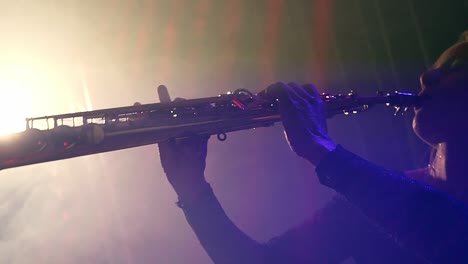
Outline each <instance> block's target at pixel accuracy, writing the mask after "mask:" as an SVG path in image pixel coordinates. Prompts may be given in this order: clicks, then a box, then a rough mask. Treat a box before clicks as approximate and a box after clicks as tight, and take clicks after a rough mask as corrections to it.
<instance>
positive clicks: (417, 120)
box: [413, 112, 443, 146]
mask: <svg viewBox="0 0 468 264" xmlns="http://www.w3.org/2000/svg"><path fill="white" fill-rule="evenodd" d="M439 128H440V127H439V126H438V125H437V124H435V123H434V122H432V120H428V118H426V117H425V115H424V114H423V113H422V112H417V113H416V114H415V115H414V118H413V131H414V133H415V134H416V135H417V136H418V137H419V138H420V139H421V140H422V141H424V142H425V143H426V144H428V145H431V146H435V145H437V144H438V143H441V142H443V137H442V136H441V134H440V133H437V132H438V129H439Z"/></svg>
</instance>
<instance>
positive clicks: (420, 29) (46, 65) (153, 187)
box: [0, 0, 468, 264]
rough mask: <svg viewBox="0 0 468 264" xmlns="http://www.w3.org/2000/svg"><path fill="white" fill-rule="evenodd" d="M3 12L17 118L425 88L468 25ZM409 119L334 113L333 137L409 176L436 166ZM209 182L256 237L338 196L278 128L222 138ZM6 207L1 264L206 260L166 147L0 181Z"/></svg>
mask: <svg viewBox="0 0 468 264" xmlns="http://www.w3.org/2000/svg"><path fill="white" fill-rule="evenodd" d="M0 10H1V11H0V13H1V19H0V21H1V23H0V63H1V65H0V77H1V78H3V79H8V80H11V79H12V78H16V79H14V80H15V81H14V82H11V81H9V82H6V81H4V82H0V84H1V85H0V93H1V94H2V95H1V96H0V97H1V99H0V100H1V101H0V103H1V104H0V109H1V110H2V114H3V115H4V117H5V118H6V117H7V116H12V115H15V113H16V114H17V113H24V114H25V115H28V116H42V115H48V114H59V113H66V112H71V111H79V110H86V109H87V110H90V109H100V108H107V107H118V106H124V105H131V104H132V103H133V102H135V101H140V102H142V103H151V102H156V101H157V98H156V92H155V89H156V87H157V85H159V84H166V85H167V86H168V87H169V89H170V92H171V93H172V95H173V96H174V97H176V96H179V97H185V98H195V97H207V96H214V95H217V94H220V93H225V92H227V91H229V90H231V91H232V90H235V89H237V88H248V89H250V90H251V91H253V92H258V91H260V90H262V89H264V88H265V87H266V86H268V85H269V84H271V83H273V82H276V81H285V82H289V81H296V82H299V83H308V82H310V83H314V84H315V85H316V86H317V87H318V89H319V90H320V91H321V92H329V93H332V94H334V93H346V92H348V91H350V90H353V91H355V92H357V93H359V94H360V95H373V94H375V93H376V92H377V91H394V90H399V91H407V92H415V93H416V92H418V90H419V84H418V81H419V80H418V77H419V74H420V73H421V72H422V71H424V70H425V69H426V68H427V67H429V66H430V65H431V63H432V62H433V61H434V60H435V59H436V58H437V57H438V56H439V55H440V53H441V52H442V51H443V50H445V49H446V48H447V47H449V46H450V45H452V44H453V43H454V42H455V41H456V40H457V39H458V36H459V34H460V33H461V32H463V31H464V30H467V29H468V27H467V22H468V19H467V17H468V1H466V0H451V1H428V0H426V1H419V0H394V1H385V0H355V1H338V0H335V1H332V0H330V1H326V0H315V1H301V0H290V1H285V0H271V1H266V0H265V1H260V0H255V1H249V0H226V1H223V0H184V1H182V0H174V1H170V0H160V1H137V0H135V1H117V0H114V1H110V0H109V1H16V3H9V4H3V3H2V4H1V8H0ZM13 66H14V67H13ZM11 69H14V71H13V70H11ZM11 72H14V74H11ZM5 76H6V77H5ZM12 83H13V84H21V85H16V86H14V85H12ZM12 98H19V99H15V100H13V99H12ZM26 110H27V111H26ZM20 117H21V118H22V117H24V116H20ZM20 117H18V118H20ZM411 119H412V112H411V111H410V112H408V113H407V114H406V115H405V116H393V110H392V109H390V108H387V107H384V106H376V107H375V108H374V109H371V110H369V111H368V112H365V113H362V114H359V115H354V116H346V117H345V116H336V117H334V118H333V119H331V120H330V121H329V130H330V134H331V135H332V137H333V138H334V139H335V140H336V141H337V142H339V143H341V144H342V145H344V146H345V147H347V148H348V149H350V150H352V151H355V152H356V153H358V154H360V155H362V156H364V157H365V158H367V159H369V160H371V161H374V162H376V163H378V164H381V165H383V166H385V167H388V168H390V169H394V170H406V169H411V168H417V167H422V166H426V164H427V158H428V155H429V151H430V150H429V148H428V147H427V146H425V145H424V144H423V143H421V142H420V141H419V140H418V139H417V137H416V136H415V135H414V134H413V133H412V131H411ZM7 120H10V119H7ZM8 124H9V123H8V122H3V123H1V124H0V128H1V126H7V125H8ZM206 177H207V179H208V180H209V181H210V183H211V184H212V186H213V188H214V189H215V193H216V194H217V196H218V197H219V199H220V201H221V202H222V204H223V206H224V207H225V209H226V211H227V213H228V214H229V215H230V217H232V219H233V221H234V222H235V223H236V224H238V225H239V227H241V228H242V229H243V230H245V231H246V232H247V233H248V234H249V235H251V236H252V237H253V238H255V239H257V240H259V241H266V240H268V239H269V238H271V237H272V236H275V235H278V234H281V233H282V232H284V231H285V230H287V229H288V228H291V227H292V226H294V225H296V224H298V223H300V222H301V221H303V220H304V219H306V218H307V217H310V216H311V215H313V213H314V211H315V210H317V209H318V208H320V207H321V206H323V205H324V203H326V201H327V200H328V199H329V198H330V197H331V196H332V195H334V193H333V192H332V191H331V190H329V189H327V188H325V187H323V186H320V184H319V183H318V181H317V179H316V176H315V173H314V168H313V167H312V166H311V165H309V164H307V163H306V162H305V161H303V160H301V159H300V158H298V157H296V156H295V155H294V154H293V153H292V152H291V151H289V149H288V146H287V144H286V142H285V140H284V139H283V135H282V127H281V125H280V124H278V125H276V126H274V127H272V128H262V129H256V130H251V131H241V132H236V133H231V134H229V135H228V139H227V141H226V142H218V141H217V140H216V139H214V138H213V139H211V141H210V145H209V154H208V164H207V170H206ZM0 197H1V200H0V201H1V203H0V205H1V206H0V221H1V222H0V223H2V225H1V226H0V240H1V242H2V243H1V244H2V246H0V262H2V263H33V262H34V263H171V264H172V263H173V264H178V263H180V264H182V263H208V262H209V259H208V257H207V255H206V254H205V253H204V251H203V249H202V248H201V247H200V246H199V244H198V242H197V240H196V238H195V236H194V234H193V233H192V231H191V230H190V228H189V227H188V225H187V224H186V222H185V219H184V216H183V214H182V213H181V211H180V210H179V209H178V208H176V206H175V205H174V202H175V201H176V199H177V198H176V196H175V194H174V192H173V191H172V190H171V188H170V186H169V184H168V183H167V181H166V179H165V177H164V174H163V172H162V169H161V167H160V164H159V161H158V155H157V151H156V148H155V146H148V147H142V148H136V149H131V150H124V151H118V152H112V153H106V154H99V155H94V156H89V157H82V158H77V159H72V160H67V161H59V162H52V163H47V164H39V165H32V166H28V167H24V168H17V169H11V170H5V171H1V172H0Z"/></svg>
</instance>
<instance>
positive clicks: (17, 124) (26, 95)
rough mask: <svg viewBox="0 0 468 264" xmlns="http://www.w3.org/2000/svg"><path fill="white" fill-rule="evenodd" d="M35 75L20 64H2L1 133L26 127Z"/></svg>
mask: <svg viewBox="0 0 468 264" xmlns="http://www.w3.org/2000/svg"><path fill="white" fill-rule="evenodd" d="M33 77H34V76H31V72H28V71H27V69H26V68H24V69H23V68H21V67H19V65H11V66H10V67H5V66H3V67H1V66H0V135H4V134H10V133H15V132H20V131H23V130H24V129H25V127H26V122H25V118H26V117H27V116H28V115H30V114H31V110H32V89H33V87H34V86H35V85H34V79H35V78H33Z"/></svg>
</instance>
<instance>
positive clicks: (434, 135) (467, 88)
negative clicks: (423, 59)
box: [413, 42, 468, 145]
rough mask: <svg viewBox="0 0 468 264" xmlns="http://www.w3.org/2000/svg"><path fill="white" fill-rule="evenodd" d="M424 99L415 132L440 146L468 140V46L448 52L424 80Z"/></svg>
mask: <svg viewBox="0 0 468 264" xmlns="http://www.w3.org/2000/svg"><path fill="white" fill-rule="evenodd" d="M420 82H421V92H420V95H423V96H427V97H428V99H427V100H424V101H423V102H422V103H421V105H420V106H418V107H415V109H414V111H415V116H414V119H413V130H414V132H415V133H416V134H417V135H418V136H419V137H420V138H421V139H422V140H423V141H425V142H426V143H428V144H430V145H436V144H438V143H442V142H447V141H457V140H459V139H460V137H461V136H463V137H464V138H466V137H467V136H468V42H465V43H460V44H456V45H454V46H452V47H450V48H449V49H447V50H446V51H445V52H444V53H443V54H442V55H441V56H440V57H439V59H438V60H437V61H436V62H435V63H434V65H433V67H432V68H431V69H429V70H428V71H426V72H424V73H423V74H422V75H421V77H420Z"/></svg>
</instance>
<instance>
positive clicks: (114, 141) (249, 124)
mask: <svg viewBox="0 0 468 264" xmlns="http://www.w3.org/2000/svg"><path fill="white" fill-rule="evenodd" d="M163 88H164V87H163ZM160 89H162V88H161V87H160ZM164 89H165V88H164ZM166 92H167V91H166ZM321 97H322V100H324V101H325V103H326V107H327V117H332V116H334V115H337V114H344V115H349V114H356V113H360V112H362V111H365V110H367V109H369V108H370V107H372V106H374V105H377V104H386V105H388V106H393V107H395V108H396V109H398V110H400V111H403V112H404V111H406V109H407V108H408V107H411V106H415V105H417V104H419V102H420V100H421V97H420V96H417V95H415V94H411V93H401V92H395V93H392V94H383V93H378V94H377V95H375V96H370V97H361V96H358V95H357V94H354V93H352V92H351V93H348V94H338V95H330V94H321ZM278 103H279V102H278V100H276V99H274V98H270V97H268V96H265V95H264V94H253V93H251V92H250V91H248V90H246V89H238V90H236V91H234V92H229V93H227V94H222V95H218V96H215V97H207V98H198V99H187V100H181V101H173V102H167V103H154V104H135V105H133V106H126V107H117V108H109V109H102V110H95V111H87V112H78V113H68V114H61V115H53V116H43V117H34V118H27V119H26V129H25V130H24V131H23V132H19V133H15V134H10V135H6V136H2V137H0V170H1V169H6V168H13V167H19V166H25V165H30V164H36V163H42V162H48V161H54V160H62V159H68V158H73V157H79V156H84V155H91V154H96V153H102V152H108V151H114V150H120V149H126V148H133V147H138V146H143V145H149V144H154V143H159V142H163V141H166V140H171V139H175V140H183V139H184V138H187V137H192V136H208V135H216V136H217V138H218V139H219V140H221V141H224V140H225V139H226V133H228V132H233V131H239V130H246V129H252V128H258V127H268V126H272V125H273V124H274V123H276V122H279V121H281V117H280V114H279V110H278Z"/></svg>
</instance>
